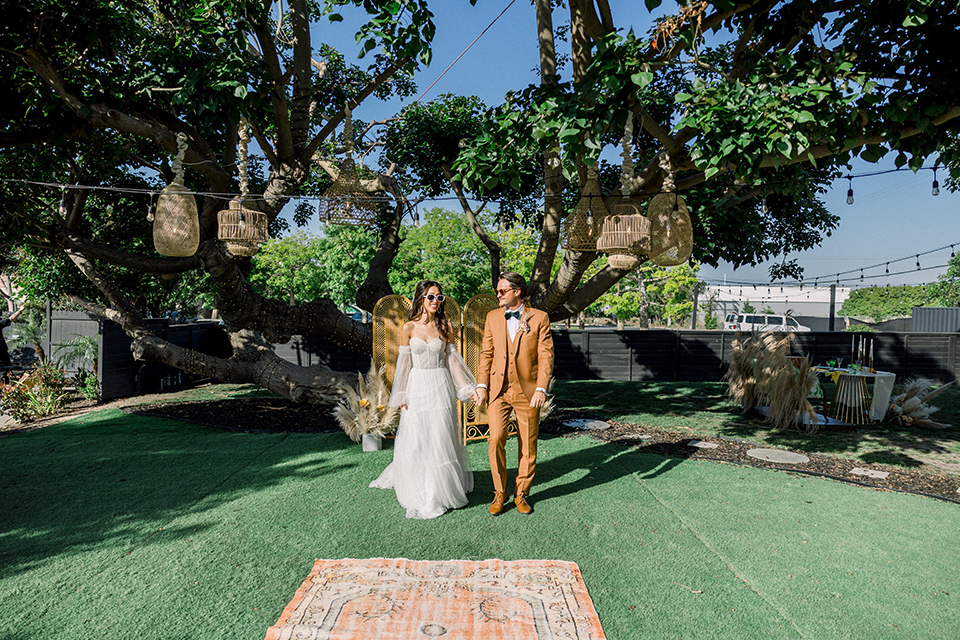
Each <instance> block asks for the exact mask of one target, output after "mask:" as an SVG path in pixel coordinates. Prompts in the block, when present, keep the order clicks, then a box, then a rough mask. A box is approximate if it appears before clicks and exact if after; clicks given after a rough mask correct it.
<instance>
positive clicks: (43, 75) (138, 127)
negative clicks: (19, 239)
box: [18, 49, 229, 190]
mask: <svg viewBox="0 0 960 640" xmlns="http://www.w3.org/2000/svg"><path fill="white" fill-rule="evenodd" d="M18 53H19V55H20V57H21V59H23V61H24V62H25V63H26V64H27V66H29V67H30V68H31V69H32V70H33V71H34V72H35V73H36V74H37V76H38V77H39V78H40V79H41V80H42V81H43V82H44V83H46V84H47V85H48V86H49V87H50V88H51V89H53V91H54V92H55V93H56V94H57V96H58V97H59V98H60V99H61V100H62V101H63V103H64V104H65V105H66V106H67V107H68V108H69V109H70V110H71V111H73V112H74V113H75V114H76V115H77V116H78V117H79V118H80V119H82V120H84V121H86V122H88V123H90V124H91V125H93V126H95V127H102V128H108V129H114V130H116V131H121V132H123V133H129V134H131V135H135V136H138V137H141V138H147V139H149V140H153V141H154V142H156V143H157V144H159V145H160V146H161V147H163V148H164V149H166V150H167V151H168V152H170V153H176V151H177V137H176V130H179V131H184V132H187V133H188V138H189V141H188V143H189V144H188V149H187V153H186V158H185V159H186V161H187V162H189V163H190V164H191V168H192V169H193V170H195V171H196V172H197V173H199V174H201V175H202V176H203V177H204V179H205V180H206V181H207V183H208V184H210V185H211V188H212V189H214V190H216V189H218V188H225V186H226V185H228V184H229V175H227V174H226V173H225V172H224V170H223V169H222V168H221V167H220V165H219V164H217V163H216V162H215V161H213V160H212V159H211V158H213V157H214V154H213V151H212V149H210V148H209V146H208V145H207V144H206V142H204V141H203V139H202V138H201V137H200V136H199V135H198V134H197V133H196V132H195V131H193V130H192V129H191V128H190V127H188V126H187V125H185V124H183V123H182V122H179V121H177V125H178V129H176V130H174V129H173V128H171V127H170V126H165V125H164V124H158V121H149V120H144V119H142V118H138V117H136V116H133V115H130V114H128V113H124V112H122V111H119V110H117V109H114V108H111V107H109V106H107V105H104V104H89V103H86V102H84V101H83V100H81V99H80V98H79V97H78V96H76V95H74V94H73V93H71V92H70V91H69V90H68V89H67V86H66V83H65V82H64V81H63V78H62V77H61V76H60V74H59V73H58V72H57V71H56V69H54V68H53V66H52V65H51V64H50V62H49V61H48V60H47V59H46V58H45V57H43V56H42V55H41V54H40V52H39V51H37V50H36V49H23V50H21V51H19V52H18ZM195 149H200V150H201V151H199V152H198V151H196V150H195Z"/></svg>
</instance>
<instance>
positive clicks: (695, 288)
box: [690, 281, 700, 329]
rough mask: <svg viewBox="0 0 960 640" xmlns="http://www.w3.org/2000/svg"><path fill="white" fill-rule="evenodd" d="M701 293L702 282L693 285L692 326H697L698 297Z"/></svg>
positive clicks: (694, 327)
mask: <svg viewBox="0 0 960 640" xmlns="http://www.w3.org/2000/svg"><path fill="white" fill-rule="evenodd" d="M699 295H700V282H699V281H698V282H697V283H696V284H695V285H693V320H691V321H690V328H691V329H696V328H697V297H698V296H699Z"/></svg>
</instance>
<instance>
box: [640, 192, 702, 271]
mask: <svg viewBox="0 0 960 640" xmlns="http://www.w3.org/2000/svg"><path fill="white" fill-rule="evenodd" d="M647 218H648V219H649V220H650V224H651V228H650V233H651V236H652V243H651V247H650V253H649V256H650V260H651V262H653V263H654V264H655V265H657V266H660V267H674V266H676V265H678V264H683V263H684V262H686V261H687V260H689V259H690V254H691V253H692V251H693V226H692V225H691V224H690V213H689V212H688V211H687V203H686V202H685V201H684V199H683V197H681V196H679V195H677V194H676V193H660V194H657V195H655V196H654V197H653V199H652V200H650V207H649V208H648V209H647Z"/></svg>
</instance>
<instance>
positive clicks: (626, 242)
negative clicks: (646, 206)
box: [597, 196, 650, 269]
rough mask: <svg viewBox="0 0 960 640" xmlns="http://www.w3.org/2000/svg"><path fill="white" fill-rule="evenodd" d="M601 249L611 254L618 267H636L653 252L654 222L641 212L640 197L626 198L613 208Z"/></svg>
mask: <svg viewBox="0 0 960 640" xmlns="http://www.w3.org/2000/svg"><path fill="white" fill-rule="evenodd" d="M597 250H598V251H604V252H606V253H608V254H609V258H608V262H609V264H610V266H611V267H613V268H615V269H634V268H636V267H637V266H639V265H640V262H641V261H642V260H643V256H644V255H646V254H647V253H648V252H649V251H650V221H649V220H648V219H647V218H646V217H644V215H643V214H642V213H640V205H639V199H637V198H631V197H628V196H624V197H622V198H621V199H620V200H618V201H616V202H614V203H613V204H612V205H611V207H610V213H609V215H608V216H607V217H606V219H604V221H603V231H602V232H601V233H600V237H599V238H598V239H597Z"/></svg>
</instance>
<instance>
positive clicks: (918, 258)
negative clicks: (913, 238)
mask: <svg viewBox="0 0 960 640" xmlns="http://www.w3.org/2000/svg"><path fill="white" fill-rule="evenodd" d="M917 270H918V271H919V270H920V254H919V253H918V254H917Z"/></svg>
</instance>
